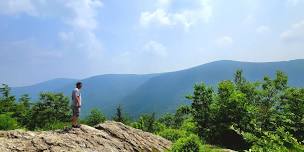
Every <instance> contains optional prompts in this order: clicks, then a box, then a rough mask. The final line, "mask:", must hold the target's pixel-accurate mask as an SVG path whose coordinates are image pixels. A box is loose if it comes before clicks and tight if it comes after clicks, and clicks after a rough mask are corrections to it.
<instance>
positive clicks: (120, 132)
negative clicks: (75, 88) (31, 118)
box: [0, 121, 171, 152]
mask: <svg viewBox="0 0 304 152" xmlns="http://www.w3.org/2000/svg"><path fill="white" fill-rule="evenodd" d="M170 146H171V142H170V141H168V140H166V139H164V138H162V137H159V136H156V135H153V134H151V133H147V132H143V131H141V130H138V129H134V128H132V127H129V126H126V125H124V124H122V123H118V122H113V121H107V122H105V123H102V124H99V125H97V126H95V127H90V126H86V125H82V126H81V127H80V128H71V129H65V130H57V131H39V132H33V131H21V130H13V131H0V151H1V152H11V151H43V152H47V151H50V152H52V151H54V152H57V151H62V152H63V151H84V152H157V151H164V150H165V149H168V148H170Z"/></svg>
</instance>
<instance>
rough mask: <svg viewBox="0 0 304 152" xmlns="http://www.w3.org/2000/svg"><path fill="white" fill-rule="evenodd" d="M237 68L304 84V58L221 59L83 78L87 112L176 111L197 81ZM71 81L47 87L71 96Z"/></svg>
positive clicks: (253, 76)
mask: <svg viewBox="0 0 304 152" xmlns="http://www.w3.org/2000/svg"><path fill="white" fill-rule="evenodd" d="M237 69H242V70H243V71H244V76H245V77H246V78H247V79H248V80H249V81H260V80H262V79H263V77H264V76H265V75H268V76H270V77H274V76H275V72H276V71H277V70H282V71H283V72H285V73H287V74H288V76H289V84H290V85H291V86H295V87H303V86H304V78H303V75H304V59H295V60H289V61H279V62H241V61H232V60H220V61H214V62H210V63H207V64H202V65H199V66H194V67H192V68H188V69H183V70H179V71H173V72H165V73H154V74H105V75H96V76H92V77H89V78H86V79H82V80H80V81H82V82H83V83H84V87H83V95H84V98H83V99H84V100H85V103H86V104H84V107H83V112H84V113H88V111H89V110H90V109H91V108H92V107H97V108H101V110H102V111H103V112H105V113H106V115H107V116H108V117H109V116H111V115H113V113H115V107H117V106H118V105H122V107H123V108H124V109H125V112H127V113H129V114H130V115H131V117H138V116H139V115H140V114H142V113H151V112H157V113H159V114H161V113H164V112H173V111H174V110H175V109H176V107H177V106H178V105H180V104H189V103H190V102H189V101H187V100H186V99H185V98H184V96H185V95H187V94H190V93H192V91H193V86H194V84H195V83H200V82H204V83H205V84H207V85H210V86H214V85H216V84H217V83H218V82H219V81H222V80H232V79H233V75H234V72H235V71H236V70H237ZM71 81H72V82H71ZM71 81H70V82H69V83H66V84H65V85H64V86H62V85H61V84H58V83H55V82H54V85H56V84H57V85H59V86H61V87H59V89H58V88H57V89H52V88H51V89H45V90H43V91H52V92H63V93H64V94H65V95H67V96H70V93H71V90H72V89H73V87H74V84H75V82H76V80H75V79H73V80H71ZM28 89H31V88H28ZM12 90H13V93H15V92H18V88H12ZM36 90H37V89H36ZM14 91H15V92H14ZM23 93H25V92H24V90H23ZM19 94H21V93H20V90H19ZM31 96H35V94H31ZM36 96H37V95H36ZM36 99H37V98H36Z"/></svg>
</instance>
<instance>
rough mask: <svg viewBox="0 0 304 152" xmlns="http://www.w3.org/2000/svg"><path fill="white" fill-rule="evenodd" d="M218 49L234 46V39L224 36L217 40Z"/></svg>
mask: <svg viewBox="0 0 304 152" xmlns="http://www.w3.org/2000/svg"><path fill="white" fill-rule="evenodd" d="M216 44H217V46H218V47H228V46H230V45H232V44H233V39H232V38H231V37H230V36H222V37H220V38H218V39H217V40H216Z"/></svg>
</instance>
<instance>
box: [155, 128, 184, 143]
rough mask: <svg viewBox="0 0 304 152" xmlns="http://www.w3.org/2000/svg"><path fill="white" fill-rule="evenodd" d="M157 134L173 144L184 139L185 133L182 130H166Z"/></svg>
mask: <svg viewBox="0 0 304 152" xmlns="http://www.w3.org/2000/svg"><path fill="white" fill-rule="evenodd" d="M157 134H158V135H160V136H162V137H164V138H166V139H168V140H170V141H172V142H175V141H177V140H178V139H179V138H182V137H186V135H187V132H186V131H184V130H179V129H171V128H168V129H164V130H162V131H160V132H158V133H157Z"/></svg>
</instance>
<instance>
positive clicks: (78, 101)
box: [76, 95, 80, 107]
mask: <svg viewBox="0 0 304 152" xmlns="http://www.w3.org/2000/svg"><path fill="white" fill-rule="evenodd" d="M76 99H77V103H76V106H77V107H80V97H79V95H76Z"/></svg>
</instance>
